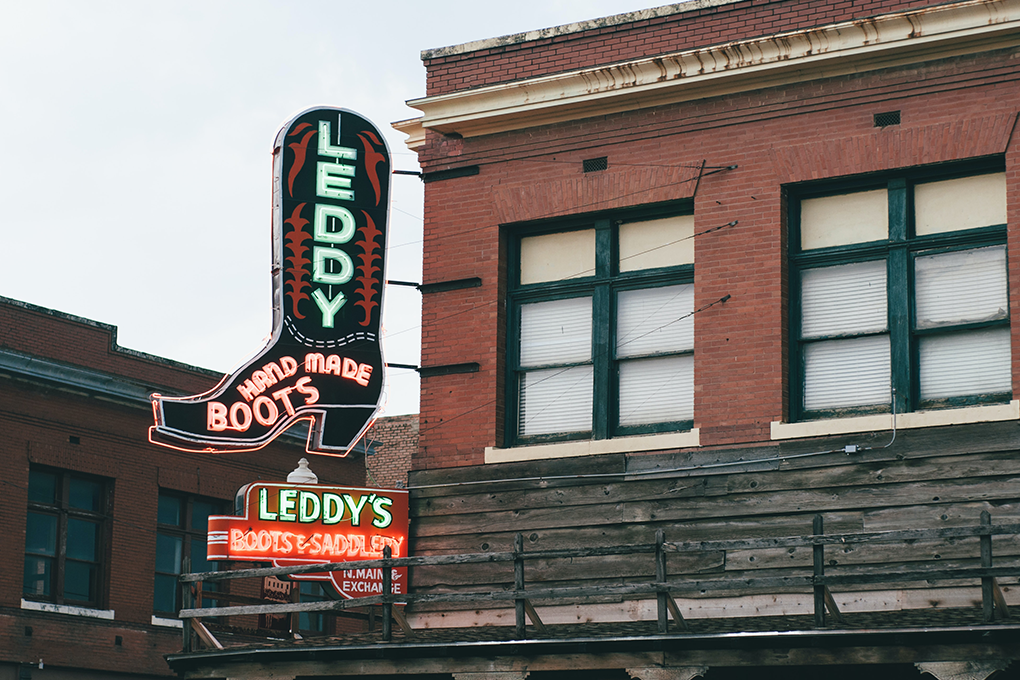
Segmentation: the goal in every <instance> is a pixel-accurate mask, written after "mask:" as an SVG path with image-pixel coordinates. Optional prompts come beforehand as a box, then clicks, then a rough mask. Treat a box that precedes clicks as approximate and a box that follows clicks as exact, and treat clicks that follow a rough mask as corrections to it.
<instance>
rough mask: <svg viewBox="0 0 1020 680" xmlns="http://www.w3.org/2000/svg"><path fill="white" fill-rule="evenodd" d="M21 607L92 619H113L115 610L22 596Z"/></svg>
mask: <svg viewBox="0 0 1020 680" xmlns="http://www.w3.org/2000/svg"><path fill="white" fill-rule="evenodd" d="M21 608H22V609H28V610H31V611H37V612H49V613H51V614H67V615H68V616H85V617H88V618H90V619H106V620H108V621H112V620H113V619H114V618H115V616H116V615H115V612H114V610H112V609H92V608H90V607H72V606H71V605H67V604H52V603H50V602H35V601H33V600H26V599H24V598H22V600H21Z"/></svg>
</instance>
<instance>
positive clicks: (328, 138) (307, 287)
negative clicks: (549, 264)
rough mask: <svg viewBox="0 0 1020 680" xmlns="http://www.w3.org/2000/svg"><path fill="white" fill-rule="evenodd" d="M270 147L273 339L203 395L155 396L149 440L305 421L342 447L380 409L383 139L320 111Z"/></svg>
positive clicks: (265, 437) (253, 438) (351, 116)
mask: <svg viewBox="0 0 1020 680" xmlns="http://www.w3.org/2000/svg"><path fill="white" fill-rule="evenodd" d="M273 154H274V162H273V332H272V336H271V339H270V341H269V342H268V344H267V345H266V346H265V347H264V348H263V349H262V350H261V351H260V352H259V353H258V354H257V355H256V356H255V357H254V358H253V359H251V360H249V361H248V362H247V363H245V364H244V365H243V366H242V367H241V368H239V369H237V370H235V371H234V372H233V373H231V374H230V375H228V376H227V377H226V378H224V380H223V381H222V382H221V383H220V384H219V385H217V386H216V387H215V388H213V389H212V390H210V391H209V392H206V393H205V394H200V395H196V396H192V397H182V398H172V397H164V396H161V395H159V394H154V395H152V405H153V411H154V415H155V420H156V424H155V426H154V427H151V428H149V440H150V441H152V442H153V443H156V444H161V445H164V446H170V447H174V448H179V449H183V450H187V451H206V452H224V451H244V450H251V449H256V448H260V447H262V446H265V445H266V444H267V443H269V442H270V441H272V440H273V438H275V437H276V436H278V435H279V434H281V433H282V432H284V431H285V430H286V429H287V428H289V427H290V426H291V425H293V424H294V423H295V422H297V421H299V420H310V421H311V423H312V425H311V427H310V431H309V437H308V444H307V450H308V451H309V452H310V453H320V454H326V455H345V454H346V452H347V449H348V448H349V447H350V446H352V445H353V444H354V443H355V442H356V441H357V440H358V439H359V438H360V437H361V435H362V434H363V433H364V431H365V430H366V429H368V426H369V425H370V424H371V422H372V419H373V418H374V416H375V414H376V412H377V410H378V407H379V401H380V398H381V395H382V388H383V367H384V364H383V359H382V350H381V347H380V343H379V326H380V315H381V312H382V297H383V257H384V254H385V252H386V230H387V218H388V207H389V180H390V157H389V151H388V149H387V146H386V142H385V140H384V139H383V136H382V134H380V132H379V130H378V129H377V128H376V127H375V126H374V125H372V123H370V122H369V121H367V120H366V119H364V118H362V117H361V116H359V115H357V114H356V113H353V112H351V111H348V110H346V109H337V108H316V109H309V110H308V111H305V112H303V113H301V114H299V115H298V116H297V117H296V118H294V119H293V120H291V121H290V122H289V123H288V124H287V125H285V126H284V127H283V129H282V130H281V131H280V133H279V134H278V135H277V137H276V142H275V145H274V147H273Z"/></svg>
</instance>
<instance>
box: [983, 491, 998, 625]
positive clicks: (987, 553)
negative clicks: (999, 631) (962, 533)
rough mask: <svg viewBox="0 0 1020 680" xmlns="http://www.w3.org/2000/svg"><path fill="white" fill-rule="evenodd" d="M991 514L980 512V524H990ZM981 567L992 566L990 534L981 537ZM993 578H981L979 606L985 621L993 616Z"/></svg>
mask: <svg viewBox="0 0 1020 680" xmlns="http://www.w3.org/2000/svg"><path fill="white" fill-rule="evenodd" d="M991 524H992V516H991V515H990V514H989V513H988V511H987V510H983V511H982V512H981V526H991ZM981 567H982V568H983V569H991V567H992V536H991V534H987V535H985V536H982V537H981ZM994 580H995V579H993V578H992V577H991V576H983V577H982V578H981V608H982V610H983V611H982V613H983V614H984V618H985V621H992V620H993V619H994V618H995V600H994V599H993V598H994V592H993V588H994V586H993V581H994Z"/></svg>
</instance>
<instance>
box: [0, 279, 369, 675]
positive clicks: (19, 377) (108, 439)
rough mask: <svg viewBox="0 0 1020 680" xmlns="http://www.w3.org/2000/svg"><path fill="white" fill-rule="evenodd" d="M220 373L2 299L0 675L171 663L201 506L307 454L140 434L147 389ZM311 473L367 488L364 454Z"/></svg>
mask: <svg viewBox="0 0 1020 680" xmlns="http://www.w3.org/2000/svg"><path fill="white" fill-rule="evenodd" d="M221 377H222V376H220V375H219V374H216V373H214V372H212V371H207V370H203V369H198V368H195V367H192V366H186V365H184V364H181V363H178V362H174V361H170V360H167V359H162V358H160V357H155V356H151V355H148V354H143V353H141V352H135V351H132V350H128V349H124V348H122V347H120V346H118V345H117V329H116V327H113V326H108V325H106V324H101V323H97V322H95V321H90V320H88V319H82V318H79V317H74V316H70V315H68V314H63V313H60V312H56V311H53V310H50V309H43V308H40V307H36V306H33V305H29V304H26V303H22V302H18V301H16V300H10V299H7V298H0V385H2V386H0V402H2V407H0V423H2V426H0V430H2V432H3V437H2V439H0V460H2V461H3V473H2V475H0V487H2V493H0V522H2V525H3V527H4V533H5V538H4V539H3V541H2V545H3V550H2V551H0V552H2V555H0V678H3V679H4V680H7V679H8V678H9V679H11V680H14V679H17V678H29V677H31V678H36V679H37V680H38V679H39V678H42V679H45V678H48V677H52V678H109V677H118V678H126V679H127V678H131V679H134V678H148V677H156V676H167V675H170V674H171V673H170V669H169V667H168V666H167V665H166V661H165V660H164V659H163V655H164V654H168V653H170V652H175V651H179V650H180V649H181V629H180V623H179V621H177V620H175V613H174V612H175V611H176V608H177V607H179V605H180V600H179V598H180V591H179V587H177V586H176V572H178V571H179V570H180V568H181V566H182V558H191V560H192V565H193V566H194V568H196V569H199V568H201V566H202V565H204V564H205V563H204V555H205V531H204V528H201V525H202V523H203V522H204V518H205V516H206V515H208V514H209V513H210V512H213V513H221V514H230V513H231V512H232V510H233V499H234V494H235V492H236V491H237V489H238V488H239V487H240V486H241V485H243V484H246V483H248V482H251V481H253V480H256V479H272V480H283V479H286V476H287V474H288V473H289V472H290V471H291V470H293V469H294V468H295V467H296V466H297V462H298V460H299V459H300V458H302V457H303V456H305V455H306V454H305V452H304V446H303V441H302V440H300V439H298V438H282V439H280V440H278V441H277V442H274V443H273V444H272V445H270V446H268V447H266V448H264V449H262V450H260V451H257V452H252V453H237V454H230V455H221V456H209V455H201V454H193V453H182V452H177V451H174V450H170V449H166V448H162V447H158V446H154V445H152V444H149V442H148V441H147V438H146V432H147V430H148V428H149V427H150V426H151V425H152V422H153V419H152V407H151V405H150V403H149V399H148V396H149V394H150V393H151V392H154V391H161V392H162V393H163V394H180V395H184V394H197V393H200V392H203V391H205V390H207V389H209V388H210V387H212V386H213V385H215V384H216V383H217V382H218V381H219V379H220V378H221ZM312 468H313V469H314V471H315V472H316V473H317V474H318V476H319V479H320V480H322V482H323V483H332V484H341V485H354V486H363V485H364V484H365V471H364V462H363V458H362V457H361V456H354V457H350V458H346V459H342V458H320V457H313V460H312ZM250 594H251V595H255V596H258V595H259V593H257V592H253V593H250ZM250 625H251V626H254V622H250Z"/></svg>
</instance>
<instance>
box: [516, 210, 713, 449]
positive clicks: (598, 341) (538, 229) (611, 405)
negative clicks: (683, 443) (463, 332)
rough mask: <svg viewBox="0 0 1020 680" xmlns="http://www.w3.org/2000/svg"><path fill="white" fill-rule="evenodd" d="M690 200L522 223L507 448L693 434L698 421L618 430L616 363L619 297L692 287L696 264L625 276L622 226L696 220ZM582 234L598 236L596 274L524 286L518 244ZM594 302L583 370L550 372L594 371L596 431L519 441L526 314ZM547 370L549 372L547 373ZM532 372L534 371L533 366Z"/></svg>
mask: <svg viewBox="0 0 1020 680" xmlns="http://www.w3.org/2000/svg"><path fill="white" fill-rule="evenodd" d="M692 208H693V206H692V203H691V202H690V201H682V202H674V203H670V204H665V205H660V206H655V207H644V208H642V209H639V210H620V211H614V212H612V213H605V214H599V215H597V216H588V217H585V218H578V219H571V220H558V221H556V222H555V223H552V224H550V223H544V224H538V225H526V226H520V225H516V226H514V227H513V229H512V231H511V232H510V233H509V238H508V255H509V257H508V262H509V264H510V267H509V271H508V288H509V293H508V314H507V319H508V323H507V339H508V342H507V352H506V357H507V381H506V396H505V399H506V405H507V406H506V428H505V437H504V445H505V446H516V445H526V444H538V443H552V442H560V441H574V440H585V439H608V438H612V437H619V436H628V435H639V434H650V433H659V432H680V431H685V430H690V429H691V427H692V426H693V419H687V420H677V421H669V422H657V423H651V424H642V425H629V426H622V425H619V424H618V423H619V396H618V395H619V366H620V364H621V363H622V360H621V359H618V358H617V357H616V350H615V346H616V343H615V337H616V303H615V301H616V298H617V294H618V293H620V292H623V291H628V290H640V289H650V288H658V287H662V286H671V285H678V284H693V282H694V265H693V264H683V265H677V266H670V267H661V268H656V269H646V270H640V271H632V272H622V273H621V272H620V271H619V264H618V259H619V250H618V227H619V225H620V224H621V223H623V222H637V221H642V220H655V219H661V218H667V217H674V216H681V215H691V214H692V213H693V209H692ZM584 229H594V230H595V271H594V272H593V273H592V275H591V276H586V277H579V278H572V279H567V280H560V281H553V282H542V283H532V284H523V285H522V284H521V283H520V262H521V255H520V244H521V239H522V238H525V237H528V236H537V235H544V234H555V233H565V232H570V231H579V230H584ZM582 296H591V298H592V338H591V343H592V356H591V360H590V361H587V362H581V364H557V365H551V366H549V368H570V367H572V366H575V365H588V364H590V365H591V366H592V367H593V374H594V375H593V409H592V410H593V412H592V421H591V422H592V428H591V429H590V430H585V431H572V432H561V433H554V434H542V435H531V436H526V435H521V434H519V432H518V429H519V425H518V423H519V404H520V392H519V390H520V387H519V386H520V382H521V376H522V374H523V373H524V372H525V371H524V369H523V368H522V366H521V363H520V347H521V308H522V306H523V305H526V304H528V303H535V302H547V301H555V300H564V299H568V298H574V297H582ZM693 353H694V350H693V349H690V350H682V351H676V352H664V353H660V354H656V355H654V358H658V357H669V356H682V355H693ZM543 368H545V367H543ZM529 370H534V367H532V368H531V369H529Z"/></svg>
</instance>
